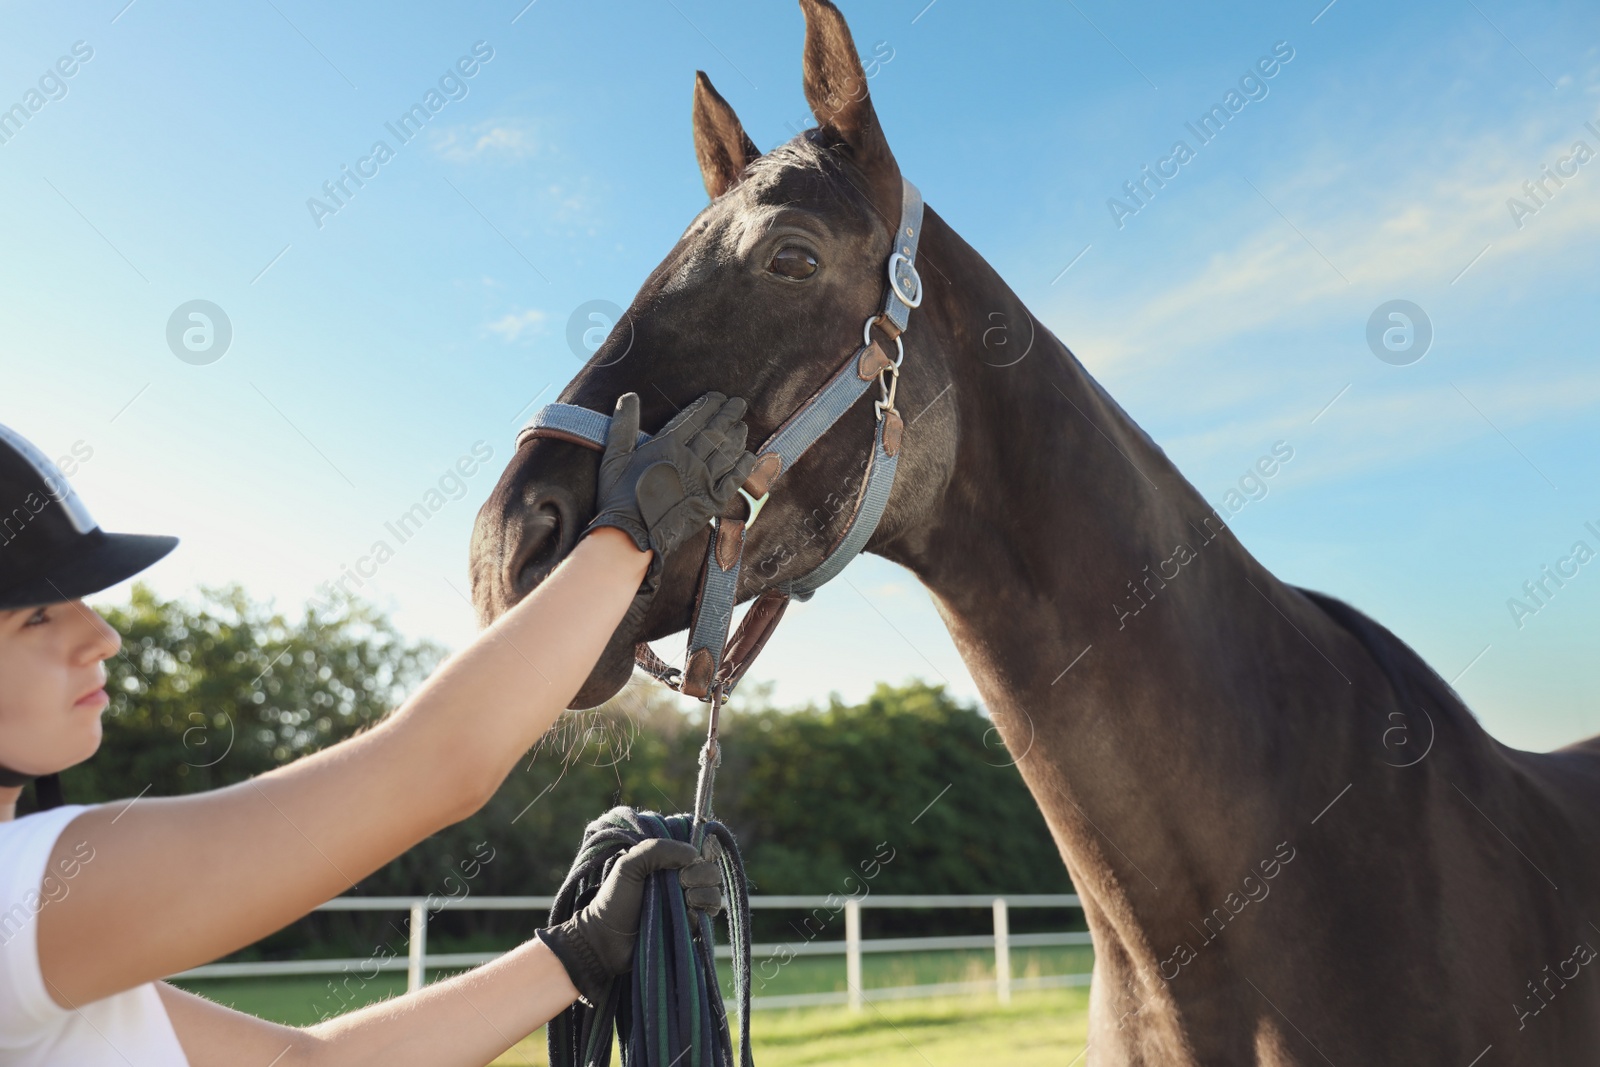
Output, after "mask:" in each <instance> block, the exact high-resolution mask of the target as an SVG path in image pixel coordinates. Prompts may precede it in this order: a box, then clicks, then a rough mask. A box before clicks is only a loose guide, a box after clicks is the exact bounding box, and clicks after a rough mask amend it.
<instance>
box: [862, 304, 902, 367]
mask: <svg viewBox="0 0 1600 1067" xmlns="http://www.w3.org/2000/svg"><path fill="white" fill-rule="evenodd" d="M877 321H878V316H877V315H874V316H872V317H871V318H869V319H868V320H867V321H866V322H864V323H862V324H861V346H862V347H863V348H865V347H866V346H867V345H870V344H871V343H872V324H873V323H875V322H877ZM894 351H895V359H894V369H895V370H899V369H900V364H902V363H904V362H905V361H906V343H905V342H904V341H902V340H900V335H899V334H895V335H894Z"/></svg>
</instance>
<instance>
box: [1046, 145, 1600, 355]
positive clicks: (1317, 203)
mask: <svg viewBox="0 0 1600 1067" xmlns="http://www.w3.org/2000/svg"><path fill="white" fill-rule="evenodd" d="M1596 125H1600V121H1597V123H1596ZM1580 139H1581V140H1583V141H1584V142H1585V143H1586V144H1587V145H1588V147H1589V148H1590V150H1591V151H1594V152H1596V153H1600V137H1597V136H1596V135H1595V134H1594V133H1593V132H1592V131H1590V130H1588V129H1587V128H1585V127H1584V126H1583V125H1582V123H1581V122H1577V121H1573V120H1571V119H1570V117H1563V119H1562V120H1560V121H1554V120H1550V119H1548V118H1543V117H1538V118H1536V117H1534V116H1519V117H1517V119H1516V120H1515V121H1513V122H1511V123H1508V128H1507V130H1506V131H1504V132H1500V133H1488V134H1481V135H1478V136H1476V137H1473V138H1470V139H1455V140H1451V139H1447V138H1442V137H1441V138H1438V139H1436V140H1434V141H1432V142H1431V144H1430V147H1429V149H1428V150H1427V151H1426V153H1422V152H1418V153H1415V154H1413V155H1412V156H1411V157H1410V164H1409V166H1408V167H1407V168H1406V169H1405V170H1395V169H1390V168H1384V169H1383V170H1381V171H1379V170H1374V169H1369V170H1366V171H1357V170H1355V169H1354V168H1352V167H1350V166H1348V165H1345V164H1334V165H1329V164H1328V163H1327V162H1326V161H1322V160H1310V159H1308V160H1306V161H1305V162H1304V163H1303V164H1302V166H1301V169H1300V171H1299V172H1297V173H1293V174H1291V175H1290V176H1288V177H1282V176H1279V177H1274V178H1271V179H1265V180H1258V181H1256V185H1257V186H1258V187H1259V188H1260V192H1261V194H1262V195H1261V196H1258V195H1257V194H1256V193H1255V192H1253V191H1251V190H1250V189H1249V187H1248V186H1245V185H1243V183H1242V182H1241V183H1240V190H1241V196H1240V198H1239V200H1238V201H1237V204H1238V207H1237V208H1236V210H1235V223H1236V224H1237V225H1236V227H1235V228H1234V232H1237V233H1238V236H1237V238H1236V239H1234V240H1233V241H1232V242H1231V243H1230V244H1229V245H1228V246H1226V247H1224V248H1221V249H1219V250H1218V251H1216V252H1215V253H1214V254H1213V255H1211V256H1210V257H1209V259H1208V260H1207V262H1206V263H1205V266H1204V267H1203V268H1201V269H1199V270H1198V271H1196V272H1195V273H1194V274H1193V276H1192V277H1190V278H1189V279H1188V280H1186V281H1183V282H1180V283H1179V284H1177V285H1174V286H1171V287H1169V288H1167V289H1165V290H1164V291H1160V292H1156V293H1153V294H1139V295H1138V296H1137V297H1136V299H1135V301H1134V302H1135V303H1136V304H1137V308H1138V314H1137V315H1135V316H1128V315H1127V314H1126V310H1127V309H1126V307H1125V306H1118V307H1115V308H1109V309H1107V311H1108V315H1107V317H1105V318H1102V319H1100V320H1099V321H1096V320H1095V319H1094V318H1088V317H1085V310H1086V309H1085V308H1083V307H1078V308H1076V309H1075V311H1074V313H1073V330H1072V332H1073V336H1074V338H1075V340H1076V342H1077V343H1076V344H1075V345H1074V348H1075V349H1078V348H1081V349H1082V350H1083V351H1085V352H1092V353H1093V354H1094V360H1095V363H1096V364H1097V365H1099V366H1102V367H1107V366H1111V365H1115V364H1118V363H1121V362H1123V361H1131V362H1133V363H1135V364H1137V365H1138V366H1139V368H1140V369H1144V368H1145V367H1149V366H1154V365H1156V364H1157V363H1162V362H1166V361H1168V360H1170V359H1173V358H1176V357H1179V356H1182V355H1183V354H1185V353H1192V352H1194V351H1195V350H1196V349H1197V348H1203V347H1206V346H1210V345H1215V344H1219V343H1222V342H1225V341H1230V340H1232V339H1234V338H1238V337H1241V336H1245V335H1249V334H1251V333H1253V332H1256V331H1260V330H1263V329H1266V328H1269V327H1274V326H1282V325H1289V324H1298V325H1305V324H1307V323H1309V322H1315V321H1318V320H1319V319H1322V320H1326V319H1328V318H1330V317H1332V315H1333V314H1335V313H1337V312H1342V311H1344V310H1345V309H1346V308H1347V307H1348V304H1349V302H1350V300H1351V299H1352V298H1358V299H1366V298H1367V297H1368V296H1369V295H1370V296H1371V297H1372V298H1373V300H1372V302H1373V303H1374V305H1375V304H1376V303H1377V302H1380V301H1381V300H1383V299H1386V298H1389V297H1390V296H1392V295H1396V294H1398V293H1401V292H1405V291H1416V290H1418V289H1419V288H1424V287H1425V288H1428V289H1433V290H1442V289H1448V288H1450V286H1451V282H1452V279H1454V278H1456V277H1457V275H1458V274H1460V273H1461V272H1462V271H1463V270H1465V269H1466V268H1467V267H1468V264H1472V266H1471V269H1470V270H1467V271H1466V273H1465V275H1464V276H1463V277H1462V280H1461V282H1459V283H1457V284H1458V285H1461V286H1464V287H1465V288H1464V289H1463V290H1461V291H1463V292H1468V291H1471V290H1472V289H1473V287H1474V285H1475V284H1477V283H1478V282H1479V279H1480V278H1482V277H1483V276H1484V275H1486V274H1488V272H1489V271H1491V270H1492V269H1493V268H1494V267H1495V266H1497V265H1498V264H1500V263H1505V262H1508V261H1510V260H1515V261H1516V266H1515V268H1514V270H1515V271H1516V272H1517V273H1518V274H1519V275H1521V276H1523V277H1526V276H1528V275H1529V274H1530V273H1544V272H1545V271H1546V270H1559V269H1561V263H1560V262H1559V261H1558V260H1556V259H1555V257H1554V256H1553V253H1556V252H1559V251H1561V250H1563V249H1565V248H1567V247H1569V246H1571V245H1573V244H1576V243H1593V242H1594V241H1595V240H1596V238H1600V157H1597V158H1592V159H1590V161H1589V162H1588V163H1587V164H1586V165H1584V166H1582V167H1580V168H1578V171H1577V174H1576V175H1575V176H1572V177H1569V178H1566V179H1565V181H1566V184H1565V186H1564V187H1562V188H1560V189H1557V190H1556V191H1555V192H1554V194H1553V195H1552V196H1550V197H1549V198H1548V199H1547V201H1546V206H1545V207H1543V208H1540V209H1539V210H1538V213H1537V214H1535V215H1532V216H1527V217H1524V218H1523V219H1522V220H1521V221H1522V225H1521V227H1520V228H1519V227H1518V226H1517V225H1516V223H1515V221H1514V219H1513V216H1512V213H1511V211H1510V210H1509V208H1508V207H1507V200H1508V198H1510V197H1519V198H1521V199H1522V200H1524V201H1526V200H1527V197H1526V194H1525V193H1523V191H1522V187H1523V184H1524V183H1525V182H1527V181H1530V180H1537V179H1540V178H1541V177H1542V176H1543V175H1542V172H1541V165H1550V166H1552V167H1553V166H1554V165H1555V163H1556V161H1557V160H1559V159H1562V158H1563V157H1566V156H1568V155H1569V154H1570V150H1571V147H1572V145H1573V142H1574V141H1576V140H1580ZM1569 166H1570V164H1569ZM1363 176H1365V180H1363ZM1263 196H1264V197H1265V198H1267V199H1268V201H1270V202H1263ZM1280 211H1281V212H1282V213H1283V214H1282V216H1280V215H1279V212H1280ZM1286 219H1287V220H1288V221H1286ZM1297 230H1298V231H1299V232H1297ZM1212 232H1213V233H1214V232H1215V231H1212ZM1302 234H1303V236H1302ZM1485 248H1487V249H1488V251H1487V252H1486V253H1485V251H1484V250H1485ZM1480 254H1482V258H1481V259H1477V261H1476V262H1474V259H1475V257H1478V256H1479V255H1480ZM1330 264H1331V265H1330ZM1500 277H1501V279H1502V281H1503V279H1504V277H1505V276H1504V275H1501V276H1500ZM1087 310H1089V311H1092V310H1093V309H1092V308H1089V309H1087ZM1052 317H1056V316H1052ZM1059 317H1061V318H1065V317H1066V316H1065V315H1062V316H1059ZM1120 370H1121V368H1119V371H1120Z"/></svg>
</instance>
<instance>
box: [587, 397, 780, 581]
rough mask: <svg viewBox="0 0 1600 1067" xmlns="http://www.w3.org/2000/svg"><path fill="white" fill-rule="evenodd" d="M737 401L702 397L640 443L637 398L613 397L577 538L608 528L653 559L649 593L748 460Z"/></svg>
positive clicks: (725, 499)
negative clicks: (589, 515)
mask: <svg viewBox="0 0 1600 1067" xmlns="http://www.w3.org/2000/svg"><path fill="white" fill-rule="evenodd" d="M744 411H745V403H744V401H743V400H740V399H738V398H734V399H732V400H730V399H728V398H727V397H725V396H723V395H722V394H721V393H707V394H706V395H705V396H702V397H701V398H700V399H698V400H696V401H695V402H694V403H692V404H690V405H689V406H688V407H686V408H684V409H683V410H682V411H680V412H678V414H677V415H675V416H673V418H672V421H671V422H669V423H667V424H666V425H665V426H663V427H662V428H661V431H660V432H659V433H657V434H656V435H655V436H654V437H651V438H650V439H649V440H647V441H645V442H644V443H643V444H636V442H637V441H638V437H639V394H637V393H624V394H622V396H620V397H618V398H617V409H616V412H615V414H613V415H612V416H611V428H610V432H609V433H608V434H607V436H606V448H605V454H604V455H603V456H602V457H601V459H600V478H599V489H598V492H597V494H596V504H597V510H596V514H595V517H594V519H593V520H592V521H591V522H590V523H589V525H588V527H587V528H586V529H585V530H584V533H588V532H590V531H591V530H594V529H596V528H598V527H601V526H614V527H616V528H617V529H619V530H621V531H622V532H623V533H626V534H627V535H628V536H629V537H631V538H633V543H634V544H636V545H638V546H639V550H640V551H641V552H643V551H646V550H650V551H654V552H655V558H654V559H653V560H652V561H651V566H650V569H651V572H652V573H651V576H650V577H648V578H647V579H646V585H647V586H648V587H650V588H651V589H652V590H653V588H654V582H653V580H652V579H653V577H654V576H655V575H656V574H658V573H659V571H660V567H661V559H662V557H663V556H666V555H667V554H668V553H670V552H671V551H672V550H673V549H675V548H677V547H678V546H679V545H681V544H683V542H685V541H687V540H688V539H689V538H690V537H692V536H694V534H695V533H697V532H698V531H699V530H700V529H701V528H703V527H704V526H705V525H706V524H707V523H708V522H710V521H711V519H712V518H713V517H714V516H716V515H718V514H720V513H721V512H722V510H723V509H724V508H726V507H727V506H728V504H729V503H730V502H732V500H733V498H734V495H735V494H737V493H738V491H739V487H740V486H741V485H743V484H744V480H745V479H746V478H748V477H749V476H750V471H751V469H752V468H753V467H754V466H755V463H756V458H755V457H754V456H752V455H751V454H750V453H748V452H746V451H745V450H744V445H745V439H746V438H747V436H748V435H749V433H750V428H749V427H747V426H746V425H745V424H744V423H743V422H740V421H739V420H740V419H742V418H743V417H744Z"/></svg>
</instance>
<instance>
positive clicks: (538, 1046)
mask: <svg viewBox="0 0 1600 1067" xmlns="http://www.w3.org/2000/svg"><path fill="white" fill-rule="evenodd" d="M1092 961H1093V957H1092V955H1091V953H1090V950H1089V949H1088V948H1086V947H1085V948H1079V947H1063V948H1046V949H1016V950H1013V951H1012V954H1011V964H1012V973H1013V975H1015V976H1016V977H1019V978H1020V977H1026V976H1029V975H1046V974H1073V973H1084V972H1087V971H1088V970H1089V968H1090V965H1091V963H1092ZM993 967H994V956H993V954H992V953H988V952H984V951H981V950H970V951H948V952H907V953H884V954H881V955H880V954H871V955H867V956H865V957H863V959H862V975H861V977H862V984H863V986H864V987H865V988H867V989H881V988H886V987H890V986H907V985H929V984H933V983H937V982H956V981H967V980H973V979H983V978H992V977H993V976H994V974H993ZM720 971H721V973H722V976H723V979H724V984H725V985H727V984H728V971H727V967H726V965H724V966H723V967H721V968H720ZM754 972H755V973H754V980H753V981H752V986H753V991H754V992H755V994H756V995H757V996H781V995H786V994H791V993H814V992H826V991H842V990H844V988H845V979H844V958H843V957H842V956H824V957H815V956H810V957H799V958H796V959H792V960H790V961H789V962H788V963H787V964H785V965H783V966H781V967H778V966H777V965H776V961H773V963H771V964H769V965H768V966H766V967H765V968H763V966H762V960H760V959H757V960H756V961H755V968H754ZM440 976H441V975H439V974H434V975H432V977H433V978H434V980H437V979H438V978H439V977H440ZM336 979H337V980H336ZM178 984H180V985H182V986H183V987H184V988H186V989H190V990H193V991H194V992H196V993H199V994H201V995H202V996H206V997H209V998H211V999H212V1000H215V1001H218V1002H219V1003H222V1004H227V1005H229V1006H231V1007H234V1008H237V1009H239V1010H240V1011H246V1012H249V1013H251V1014H253V1015H258V1016H260V1017H262V1018H266V1019H272V1020H274V1021H277V1022H281V1023H286V1024H288V1025H290V1026H306V1025H310V1024H311V1023H315V1022H317V1021H318V1020H319V1019H321V1018H322V1017H323V1016H324V1015H337V1014H342V1013H343V1012H346V1011H351V1010H354V1009H355V1008H359V1007H362V1006H364V1005H366V1004H370V1003H373V1002H376V1001H379V1000H383V999H386V998H388V997H391V996H395V995H397V994H399V993H403V992H404V991H405V975H404V974H400V973H385V974H380V975H378V976H377V977H375V978H373V979H371V980H370V981H366V982H363V981H361V979H360V978H359V977H355V976H351V977H348V978H342V977H340V976H333V975H328V976H322V977H306V978H278V979H242V978H234V979H215V980H211V981H203V982H181V983H178ZM725 995H726V996H728V997H730V998H731V995H732V990H731V988H729V989H726V990H725ZM1087 998H1088V994H1087V990H1085V989H1081V988H1075V989H1059V990H1045V991H1040V992H1028V993H1017V994H1015V995H1014V996H1013V999H1012V1003H1011V1005H1009V1006H1008V1007H1001V1006H1000V1005H999V1004H998V1003H997V1002H996V999H995V997H994V995H993V994H992V993H991V994H974V995H971V996H964V997H952V998H942V999H937V1000H933V999H929V1000H911V1001H883V1002H875V1003H868V1004H867V1005H866V1008H865V1010H864V1011H862V1012H859V1013H854V1012H850V1011H848V1010H846V1009H844V1008H842V1007H841V1008H812V1009H801V1010H793V1011H771V1010H767V1011H757V1012H755V1013H754V1016H755V1017H754V1024H753V1027H754V1028H753V1030H752V1034H753V1038H754V1042H755V1046H754V1047H755V1052H756V1057H757V1062H758V1063H760V1064H761V1067H791V1065H793V1067H799V1065H803V1064H821V1063H828V1064H836V1065H842V1067H851V1065H860V1067H868V1065H870V1067H944V1065H945V1064H951V1065H955V1064H962V1065H966V1064H972V1063H981V1062H983V1061H984V1060H996V1059H998V1060H1001V1061H1003V1062H1005V1063H1006V1064H1008V1065H1011V1064H1015V1065H1018V1067H1032V1065H1034V1064H1040V1065H1042V1064H1046V1063H1048V1064H1052V1065H1054V1067H1067V1065H1069V1064H1072V1063H1073V1061H1074V1057H1076V1056H1077V1055H1078V1054H1079V1053H1080V1052H1081V1051H1082V1050H1083V1045H1084V1040H1085V1035H1086V1032H1087V1002H1088V1000H1087ZM544 1047H545V1044H544V1031H543V1029H540V1030H539V1031H537V1032H536V1033H534V1034H532V1035H530V1036H529V1037H528V1038H527V1039H525V1040H524V1041H522V1042H520V1043H519V1044H518V1045H517V1047H516V1048H514V1049H512V1050H511V1051H509V1052H507V1053H506V1054H505V1055H504V1056H502V1057H501V1058H500V1059H499V1060H497V1061H495V1062H496V1064H498V1065H500V1067H522V1065H540V1067H543V1065H544V1064H545V1063H546V1060H545V1054H544ZM614 1062H620V1061H616V1060H614Z"/></svg>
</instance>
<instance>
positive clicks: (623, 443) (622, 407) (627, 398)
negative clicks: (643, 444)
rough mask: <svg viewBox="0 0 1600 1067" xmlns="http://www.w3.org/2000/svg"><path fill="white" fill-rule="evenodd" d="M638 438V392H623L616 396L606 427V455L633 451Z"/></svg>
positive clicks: (622, 454)
mask: <svg viewBox="0 0 1600 1067" xmlns="http://www.w3.org/2000/svg"><path fill="white" fill-rule="evenodd" d="M638 440H639V394H638V393H623V394H622V395H621V396H619V397H617V409H616V411H615V412H614V413H613V414H612V416H611V425H610V426H609V427H608V428H607V429H606V455H608V456H626V455H629V454H631V453H632V452H633V450H634V447H635V445H636V444H637V442H638Z"/></svg>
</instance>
